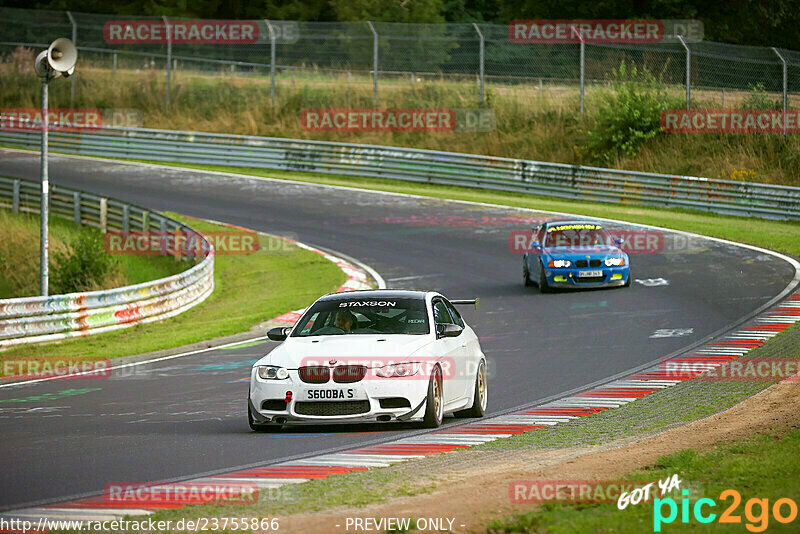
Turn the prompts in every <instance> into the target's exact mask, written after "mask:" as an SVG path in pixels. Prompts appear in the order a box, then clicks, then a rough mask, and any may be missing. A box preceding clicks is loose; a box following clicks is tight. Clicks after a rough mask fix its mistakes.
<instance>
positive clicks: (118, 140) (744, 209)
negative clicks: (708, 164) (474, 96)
mask: <svg viewBox="0 0 800 534" xmlns="http://www.w3.org/2000/svg"><path fill="white" fill-rule="evenodd" d="M0 143H2V144H5V145H10V146H18V147H24V148H31V149H38V148H39V143H40V134H39V133H38V132H36V131H34V130H20V131H0ZM50 147H51V150H53V151H55V152H65V153H72V154H83V155H89V156H105V157H114V158H132V159H146V160H152V161H164V162H183V163H196V164H208V165H225V166H231V167H250V168H259V169H278V170H286V171H301V172H317V173H330V174H344V175H353V176H367V177H380V178H390V179H396V180H406V181H412V182H423V183H432V184H445V185H459V186H466V187H475V188H483V189H494V190H501V191H513V192H524V193H533V194H538V195H545V196H551V197H560V198H568V199H575V200H588V201H597V202H610V203H626V204H628V203H629V204H645V205H650V206H658V207H667V208H690V209H697V210H704V211H711V212H714V213H720V214H727V215H739V216H751V217H762V218H770V219H800V188H799V187H789V186H779V185H770V184H758V183H751V182H737V181H730V180H716V179H711V178H699V177H693V176H674V175H666V174H655V173H646V172H635V171H621V170H615V169H601V168H596V167H585V166H580V165H566V164H560V163H545V162H541V161H530V160H522V159H511V158H500V157H492V156H481V155H475V154H461V153H455V152H438V151H433V150H422V149H414V148H395V147H388V146H379V145H357V144H351V143H333V142H326V141H308V140H300V139H282V138H272V137H254V136H241V135H228V134H213V133H201V132H181V131H171V130H155V129H145V128H121V127H116V128H115V127H103V128H99V129H95V130H93V131H83V132H52V133H51V134H50Z"/></svg>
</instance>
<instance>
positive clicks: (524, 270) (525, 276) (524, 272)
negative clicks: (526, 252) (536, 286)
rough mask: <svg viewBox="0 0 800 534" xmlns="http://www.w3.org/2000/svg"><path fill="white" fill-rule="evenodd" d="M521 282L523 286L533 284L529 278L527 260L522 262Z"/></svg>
mask: <svg viewBox="0 0 800 534" xmlns="http://www.w3.org/2000/svg"><path fill="white" fill-rule="evenodd" d="M522 283H523V284H524V285H525V287H531V286H532V285H533V280H531V273H530V272H528V262H526V261H523V262H522Z"/></svg>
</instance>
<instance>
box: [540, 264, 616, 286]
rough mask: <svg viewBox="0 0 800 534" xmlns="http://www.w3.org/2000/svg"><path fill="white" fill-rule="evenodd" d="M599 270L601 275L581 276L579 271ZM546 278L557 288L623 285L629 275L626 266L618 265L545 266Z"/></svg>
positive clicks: (548, 283) (549, 283)
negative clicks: (583, 266)
mask: <svg viewBox="0 0 800 534" xmlns="http://www.w3.org/2000/svg"><path fill="white" fill-rule="evenodd" d="M588 271H601V272H602V275H601V276H591V277H587V276H581V274H580V273H581V272H583V273H586V272H588ZM544 274H545V277H546V278H547V285H549V286H550V287H558V288H581V287H616V286H624V285H626V284H627V283H628V276H629V275H630V273H629V269H628V266H627V265H626V266H620V267H605V266H603V267H594V268H591V267H589V268H577V267H567V268H553V267H546V268H545V270H544Z"/></svg>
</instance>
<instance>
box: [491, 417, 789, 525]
mask: <svg viewBox="0 0 800 534" xmlns="http://www.w3.org/2000/svg"><path fill="white" fill-rule="evenodd" d="M798 450H800V430H798V429H796V430H793V431H790V432H788V433H777V432H771V433H765V434H761V435H757V436H752V437H749V438H746V439H742V440H738V441H736V442H734V443H731V444H726V445H721V446H717V447H715V448H713V449H712V450H710V451H707V452H704V453H699V452H697V451H694V450H691V449H687V450H683V451H680V452H677V453H675V454H671V455H669V456H664V457H661V458H659V460H658V461H657V462H656V463H655V464H653V465H651V466H648V467H646V468H645V469H643V470H641V471H639V472H636V473H632V474H631V475H629V476H628V477H627V480H656V479H658V480H664V479H666V478H668V477H671V476H672V475H674V474H678V476H679V478H680V479H681V480H682V481H683V483H682V487H685V486H687V485H690V486H692V487H695V488H697V487H699V488H702V491H701V492H695V493H693V492H692V490H691V489H690V490H689V491H690V493H689V505H688V506H687V508H689V516H688V521H687V523H683V522H682V518H681V497H680V496H675V497H674V499H675V501H676V508H677V509H678V515H677V517H676V518H675V519H674V521H673V522H672V523H671V524H663V525H661V526H660V531H661V532H737V533H739V532H748V531H749V532H761V531H762V530H763V529H761V528H760V527H762V526H765V527H767V529H768V532H797V529H798V520H797V519H795V520H794V521H792V522H791V523H789V524H781V523H779V522H777V521H776V520H775V519H774V517H771V513H772V507H773V505H774V503H775V501H776V500H778V499H781V498H784V497H788V498H790V499H793V500H794V502H795V503H796V502H797V495H798V494H800V462H798V461H797V451H798ZM727 489H733V490H736V491H738V492H739V494H740V495H741V503H740V504H738V506H737V508H736V509H735V510H733V514H732V515H734V516H738V517H740V518H741V523H738V524H737V523H734V524H730V523H729V524H721V523H720V522H719V518H720V515H721V514H722V512H723V511H724V510H725V509H726V508H728V507H729V506H731V505H732V503H733V500H732V498H731V497H727V498H726V499H722V498H720V494H721V492H722V491H724V490H727ZM702 497H705V498H709V499H712V500H713V501H714V502H716V507H715V508H709V506H704V507H703V509H702V511H703V514H704V515H708V514H709V512H710V513H714V514H716V519H715V520H714V521H712V522H710V523H708V524H702V523H700V522H699V521H697V519H696V518H695V517H694V516H693V513H692V511H693V509H694V503H695V502H696V500H697V499H699V498H702ZM750 499H769V504H768V508H767V509H762V508H761V506H759V505H755V506H753V507H752V509H751V513H752V517H748V516H747V515H746V510H747V509H748V504H747V502H748V501H749V500H750ZM795 510H796V509H795ZM662 512H663V514H664V516H668V515H669V508H668V507H667V506H666V505H665V506H663V509H662ZM781 513H782V514H783V515H784V516H788V515H789V513H790V512H789V507H788V506H787V505H784V506H783V507H782V511H781ZM747 525H751V526H747ZM745 529H747V530H745ZM487 531H488V532H491V533H494V534H501V533H503V534H506V533H512V532H514V533H517V532H547V533H548V534H561V533H564V534H567V533H573V532H620V533H626V532H631V533H640V532H653V531H654V506H653V504H646V503H643V504H639V505H636V506H628V507H627V508H626V509H624V510H618V509H617V506H616V504H579V505H578V504H574V505H563V504H546V505H542V506H541V507H540V509H539V510H536V511H532V512H528V513H522V514H516V515H514V516H512V517H509V518H506V519H502V520H494V521H492V522H490V523H489V524H488V525H487Z"/></svg>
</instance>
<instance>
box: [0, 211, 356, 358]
mask: <svg viewBox="0 0 800 534" xmlns="http://www.w3.org/2000/svg"><path fill="white" fill-rule="evenodd" d="M169 215H170V216H172V217H174V218H176V219H179V220H182V221H184V222H186V223H187V224H189V225H190V226H191V227H193V228H194V229H196V230H198V231H201V232H203V231H230V228H229V227H225V226H220V225H216V224H212V223H207V222H204V221H200V220H197V219H189V218H186V217H181V216H179V215H176V214H169ZM270 239H271V238H269V237H266V236H261V238H260V240H261V241H260V250H259V251H258V252H256V253H255V254H251V255H227V256H226V255H217V257H216V264H215V268H214V283H215V289H214V292H213V293H212V294H211V296H210V297H208V299H206V300H205V302H203V303H202V304H200V305H199V306H197V307H195V308H192V309H191V310H189V311H187V312H185V313H182V314H181V315H178V316H177V317H173V318H171V319H167V320H165V321H160V322H156V323H149V324H143V325H137V326H134V327H131V328H127V329H124V330H119V331H116V332H110V333H106V334H97V335H94V336H89V337H85V338H80V339H69V340H65V341H61V342H58V343H48V344H36V345H29V346H26V345H23V346H20V347H17V348H13V349H9V350H8V351H4V352H2V353H1V354H2V355H3V356H4V357H12V356H13V357H20V356H41V355H44V354H46V355H48V356H102V357H104V358H116V357H120V356H128V355H132V354H141V353H144V352H150V351H155V350H160V349H167V348H172V347H177V346H181V345H186V344H190V343H195V342H198V341H203V340H206V339H211V338H215V337H220V336H226V335H231V334H237V333H240V332H244V331H247V330H248V329H250V328H251V327H252V326H254V325H256V324H258V323H260V322H262V321H266V320H268V319H271V318H272V317H275V316H277V315H279V314H281V313H284V312H287V311H289V310H294V309H297V308H301V307H303V306H307V305H308V304H310V303H311V302H313V301H314V299H316V298H317V297H319V296H320V295H322V294H324V293H329V292H331V291H334V290H336V289H337V288H338V287H339V286H340V285H341V284H342V283H344V281H345V275H344V273H342V271H341V270H340V269H339V268H338V267H337V266H336V265H334V264H333V263H332V262H330V261H328V260H326V259H325V258H323V257H322V256H321V255H319V254H316V253H314V252H310V251H307V250H303V249H301V248H299V247H296V246H294V245H288V244H287V245H286V246H285V247H283V248H280V249H279V250H275V249H276V248H277V247H275V246H270V242H269V241H270ZM272 239H274V238H272ZM170 261H174V260H170Z"/></svg>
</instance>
